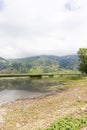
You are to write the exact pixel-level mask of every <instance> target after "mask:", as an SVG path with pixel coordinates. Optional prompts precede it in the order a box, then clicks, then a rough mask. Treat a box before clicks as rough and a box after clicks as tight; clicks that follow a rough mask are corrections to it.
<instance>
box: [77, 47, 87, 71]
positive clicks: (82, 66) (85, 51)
mask: <svg viewBox="0 0 87 130" xmlns="http://www.w3.org/2000/svg"><path fill="white" fill-rule="evenodd" d="M78 56H79V70H80V71H81V72H82V73H85V74H87V48H80V49H79V51H78Z"/></svg>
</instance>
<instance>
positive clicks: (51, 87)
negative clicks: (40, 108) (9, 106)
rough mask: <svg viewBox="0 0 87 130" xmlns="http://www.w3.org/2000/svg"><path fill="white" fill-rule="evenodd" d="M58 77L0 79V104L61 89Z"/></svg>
mask: <svg viewBox="0 0 87 130" xmlns="http://www.w3.org/2000/svg"><path fill="white" fill-rule="evenodd" d="M61 90H63V88H61V82H59V81H58V79H42V80H30V79H29V78H7V79H0V104H2V103H6V102H10V101H14V100H17V99H24V98H29V99H30V98H36V97H39V96H45V95H49V94H51V93H54V92H56V91H61Z"/></svg>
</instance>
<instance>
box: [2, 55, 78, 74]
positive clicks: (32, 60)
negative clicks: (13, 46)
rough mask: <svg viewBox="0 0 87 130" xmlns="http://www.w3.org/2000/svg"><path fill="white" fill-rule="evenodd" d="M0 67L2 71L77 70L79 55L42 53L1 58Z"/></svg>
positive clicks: (42, 71) (40, 71) (46, 71)
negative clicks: (17, 57)
mask: <svg viewBox="0 0 87 130" xmlns="http://www.w3.org/2000/svg"><path fill="white" fill-rule="evenodd" d="M0 67H1V69H0V71H1V73H12V72H14V73H26V72H30V73H48V72H58V71H62V70H63V69H67V70H76V69H77V67H78V56H77V55H67V56H53V55H41V56H34V57H27V58H21V59H10V60H6V59H4V58H0Z"/></svg>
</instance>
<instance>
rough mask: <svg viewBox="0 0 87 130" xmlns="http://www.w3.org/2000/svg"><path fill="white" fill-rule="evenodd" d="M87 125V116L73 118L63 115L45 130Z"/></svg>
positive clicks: (75, 128)
mask: <svg viewBox="0 0 87 130" xmlns="http://www.w3.org/2000/svg"><path fill="white" fill-rule="evenodd" d="M86 125H87V117H85V118H73V117H64V118H61V119H59V120H58V121H56V122H54V123H53V124H52V125H51V126H50V127H49V128H47V129H46V130H79V129H80V128H82V127H85V126H86Z"/></svg>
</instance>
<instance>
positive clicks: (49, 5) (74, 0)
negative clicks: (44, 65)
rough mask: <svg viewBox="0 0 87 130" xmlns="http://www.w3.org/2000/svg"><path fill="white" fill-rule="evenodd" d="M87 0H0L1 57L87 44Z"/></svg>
mask: <svg viewBox="0 0 87 130" xmlns="http://www.w3.org/2000/svg"><path fill="white" fill-rule="evenodd" d="M86 12H87V0H0V57H4V58H22V57H30V56H35V55H57V56H61V55H69V54H76V53H77V51H78V50H79V48H87V13H86Z"/></svg>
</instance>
